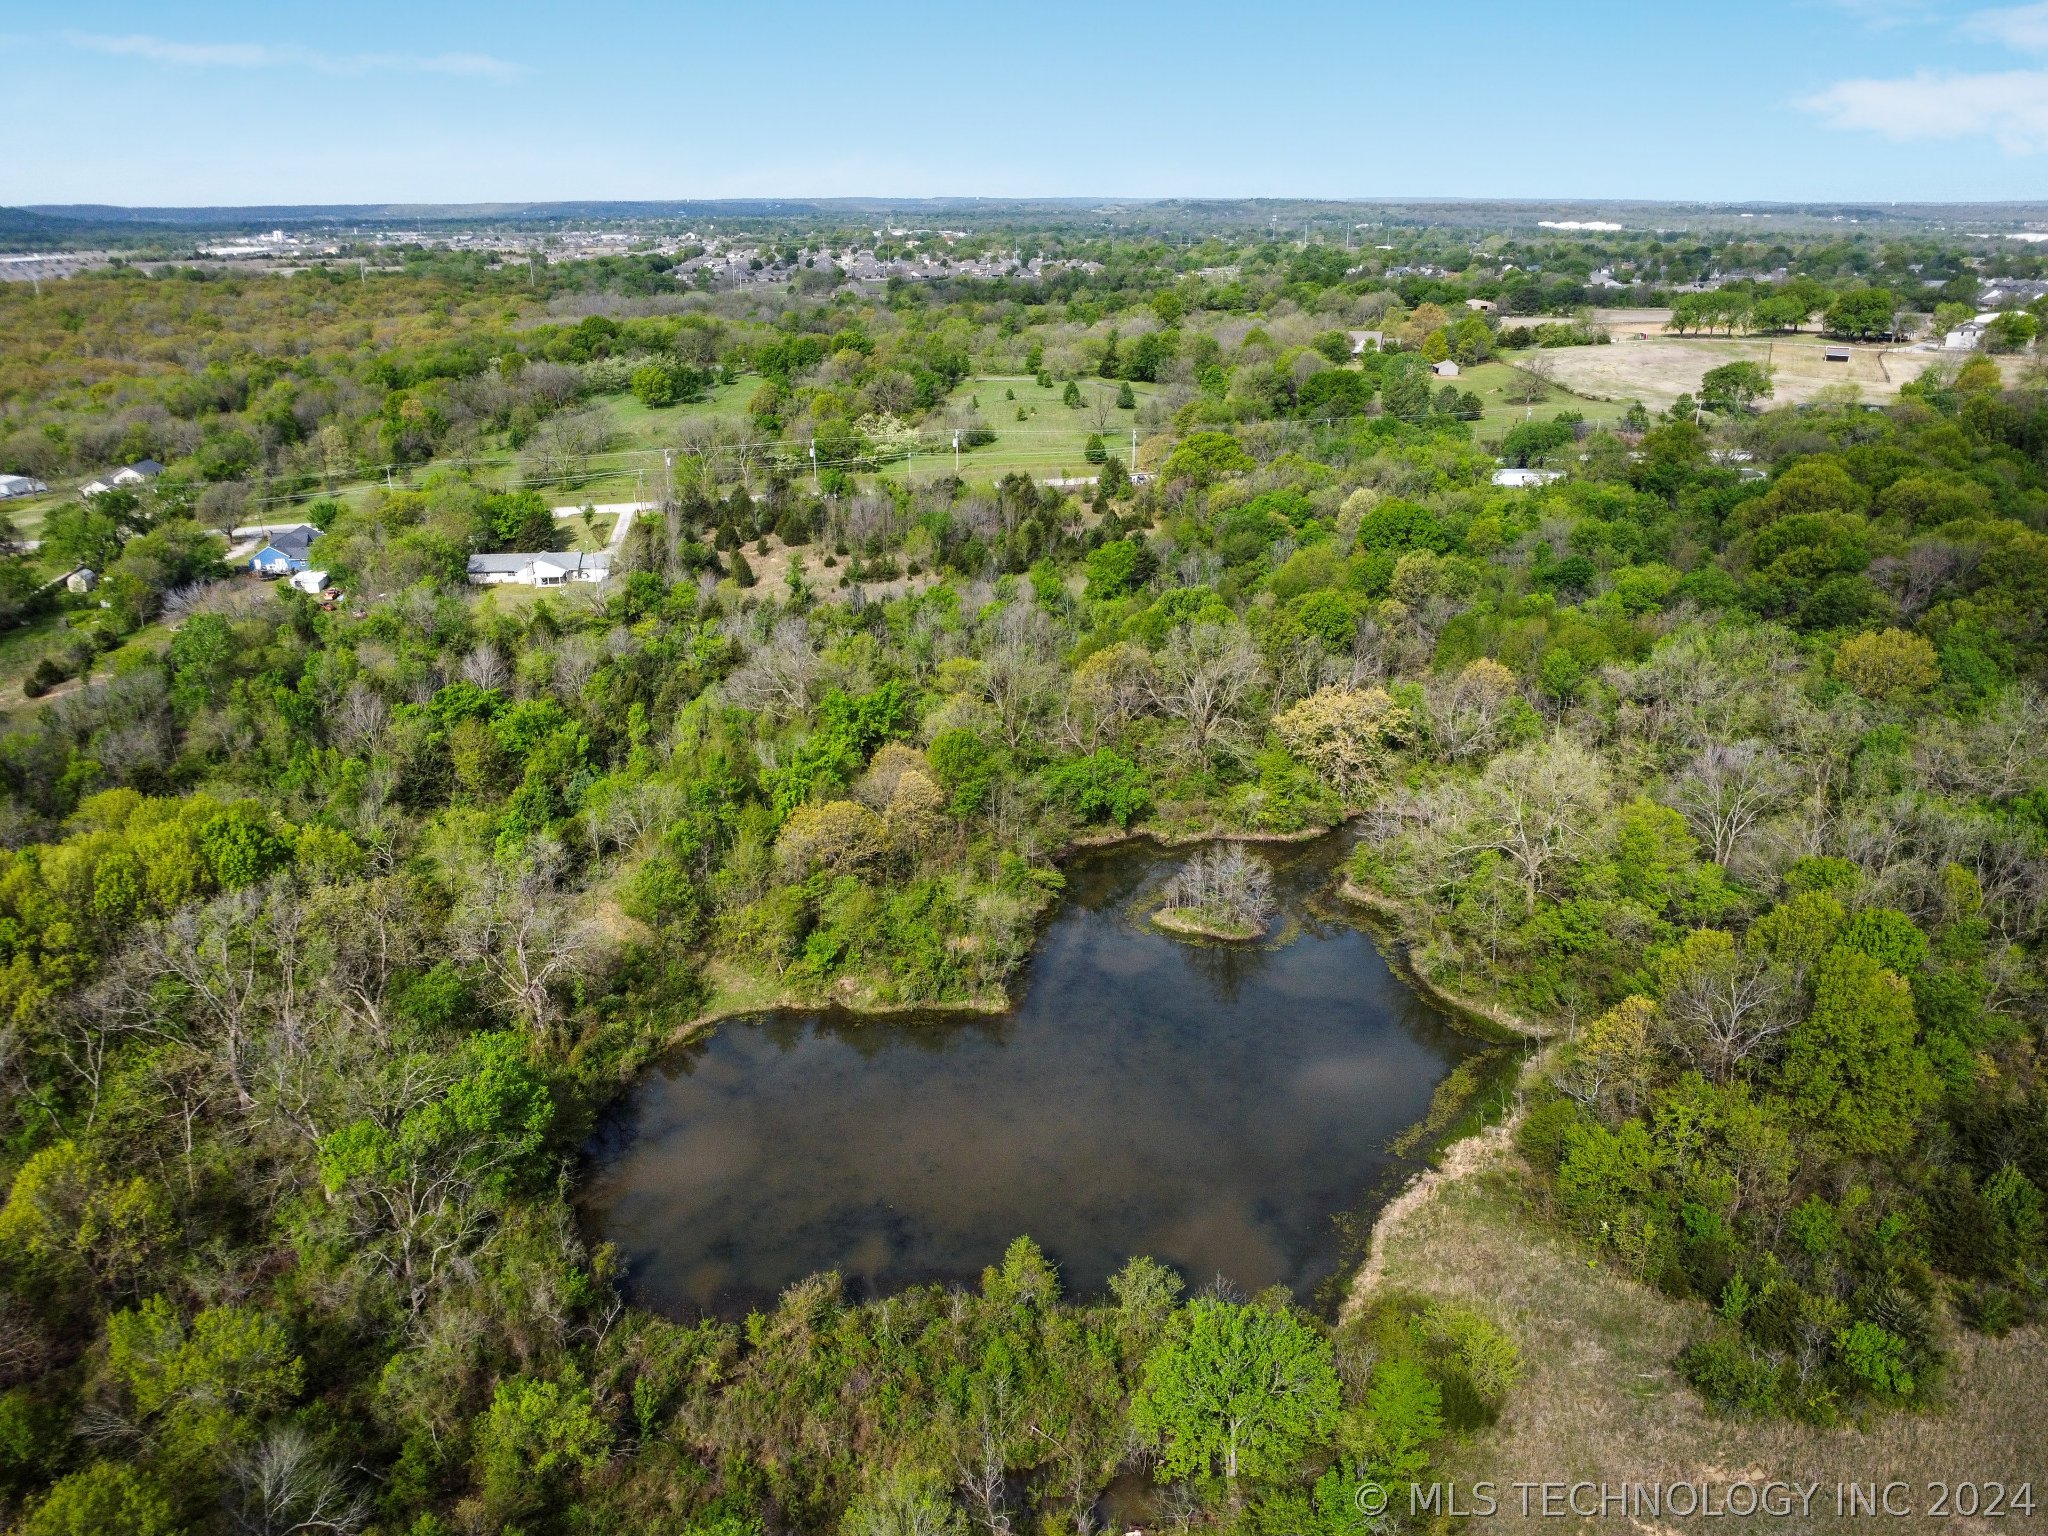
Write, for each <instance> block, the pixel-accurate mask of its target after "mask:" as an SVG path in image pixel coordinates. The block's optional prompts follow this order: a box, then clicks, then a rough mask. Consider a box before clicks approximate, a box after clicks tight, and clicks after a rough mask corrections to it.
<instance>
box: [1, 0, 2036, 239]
mask: <svg viewBox="0 0 2048 1536" xmlns="http://www.w3.org/2000/svg"><path fill="white" fill-rule="evenodd" d="M0 68H4V70H5V78H6V80H7V87H6V90H5V92H4V93H0V98H4V99H0V203H9V204H21V203H71V202H108V203H131V204H218V203H261V202H295V203H323V202H384V201H450V202H454V201H461V202H471V201H490V200H526V199H548V198H584V197H592V198H640V197H648V198H666V197H740V196H772V195H780V196H837V195H859V194H868V195H877V196H921V195H946V194H979V195H984V196H997V197H1000V196H1031V195H1102V196H1327V197H1354V196H1355V197H1398V196H1421V195H1442V196H1468V197H1539V198H1540V197H1559V198H1565V197H1663V198H1704V199H1714V200H1733V199H1750V198H1756V199H1809V198H1811V199H1832V198H1846V199H1899V200H1920V199H2004V198H2036V199H2044V200H2048V0H2043V3H2031V4H2024V5H2017V6H2003V7H1987V6H1982V5H1968V4H1937V3H1921V0H1775V3H1771V0H1725V3H1723V4H1721V5H1718V6H1702V5H1696V4H1695V5H1684V6H1676V5H1666V4H1662V3H1659V0H1627V3H1620V0H1611V3H1610V0H1579V3H1571V0H1552V3H1549V4H1530V3H1528V0H1518V3H1506V0H1466V3H1463V4H1457V5H1452V4H1446V3H1440V0H1439V3H1434V4H1416V3H1413V0H1410V3H1406V4H1386V3H1357V0H1354V3H1351V4H1341V3H1324V0H1291V3H1281V0H1260V3H1237V4H1218V3H1212V0H1182V3H1179V4H1155V3H1117V0H1111V3H1109V4H1100V3H1096V4H1077V3H1070V0H1038V3H1034V4H1023V5H1007V6H994V5H988V4H975V3H972V0H969V3H965V4H960V3H954V4H944V5H942V4H927V3H907V0H864V3H855V4H837V5H821V4H814V3H811V0H780V3H773V0H768V3H764V0H729V3H725V4H720V5H706V4H701V3H698V0H669V3H657V0H586V3H583V4H580V5H575V6H569V5H537V4H530V3H520V0H496V3H491V4H482V3H477V0H409V3H393V0H352V3H350V4H346V5H323V6H318V7H313V6H281V5H277V4H274V3H272V4H253V3H215V4H206V3H186V4H179V5H168V6H167V5H164V4H162V3H160V0H159V3H156V4H150V5H142V4H121V3H96V0H66V3H52V0H8V3H7V4H6V5H5V6H4V7H0Z"/></svg>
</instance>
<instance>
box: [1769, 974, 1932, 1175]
mask: <svg viewBox="0 0 2048 1536" xmlns="http://www.w3.org/2000/svg"><path fill="white" fill-rule="evenodd" d="M1914 1031H1915V1020H1914V1014H1913V993H1912V990H1911V989H1910V988H1909V987H1908V986H1907V985H1906V982H1905V980H1904V978H1902V977H1900V976H1898V975H1896V974H1895V973H1893V972H1891V971H1888V970H1886V969H1885V968H1884V967H1883V966H1882V965H1880V964H1878V962H1877V961H1875V960H1873V959H1872V958H1871V957H1870V956H1869V955H1867V954H1864V953H1862V952H1860V951H1858V950H1854V949H1850V948H1847V947H1846V946H1837V947H1836V948H1834V949H1832V950H1830V951H1829V952H1828V953H1827V955H1826V956H1824V957H1823V958H1822V960H1821V962H1820V966H1819V969H1818V970H1817V971H1816V973H1815V976H1814V988H1813V1012H1812V1014H1811V1015H1810V1016H1809V1017H1808V1018H1807V1019H1806V1021H1805V1022H1804V1023H1802V1024H1799V1025H1797V1026H1795V1027H1794V1028H1793V1030H1792V1031H1791V1033H1790V1034H1789V1035H1788V1036H1787V1037H1786V1042H1785V1055H1784V1059H1783V1060H1782V1061H1780V1063H1779V1064H1778V1082H1779V1084H1780V1086H1781V1087H1782V1089H1783V1091H1784V1093H1785V1097H1786V1101H1787V1103H1788V1104H1789V1105H1790V1107H1791V1109H1792V1111H1793V1112H1794V1113H1795V1114H1796V1115H1798V1116H1799V1117H1800V1118H1801V1119H1802V1120H1804V1121H1805V1122H1806V1123H1807V1125H1808V1126H1809V1127H1810V1128H1811V1129H1812V1130H1813V1131H1814V1133H1815V1134H1816V1135H1818V1136H1820V1137H1822V1138H1824V1139H1825V1140H1826V1141H1827V1143H1828V1144H1829V1145H1831V1146H1833V1147H1835V1148H1837V1149H1838V1150H1840V1151H1842V1152H1846V1153H1848V1154H1850V1155H1852V1156H1870V1157H1886V1156H1891V1155H1894V1154H1896V1153H1898V1152H1900V1151H1901V1150H1903V1149H1904V1148H1905V1147H1906V1146H1907V1145H1908V1144H1909V1143H1910V1142H1911V1140H1912V1137H1913V1131H1914V1128H1915V1126H1916V1124H1917V1123H1918V1121H1919V1119H1920V1116H1921V1115H1922V1114H1923V1113H1925V1112H1926V1109H1927V1107H1928V1105H1929V1104H1931V1103H1932V1102H1933V1100H1934V1096H1935V1092H1936V1089H1937V1084H1936V1082H1935V1078H1934V1073H1933V1070H1932V1069H1931V1068H1930V1067H1929V1065H1928V1062H1927V1056H1926V1053H1925V1052H1924V1051H1922V1050H1921V1048H1920V1047H1919V1046H1918V1045H1917V1044H1916V1043H1915V1042H1914Z"/></svg>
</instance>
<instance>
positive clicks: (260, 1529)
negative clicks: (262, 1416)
mask: <svg viewBox="0 0 2048 1536" xmlns="http://www.w3.org/2000/svg"><path fill="white" fill-rule="evenodd" d="M229 1477H230V1481H231V1482H232V1483H233V1485H234V1494H233V1497H232V1498H231V1499H230V1501H229V1505H228V1515H229V1518H230V1519H231V1520H232V1521H233V1522H234V1526H235V1529H236V1530H238V1531H242V1532H244V1533H246V1536H314V1533H316V1532H327V1533H329V1536H354V1533H355V1532H357V1531H359V1530H361V1529H362V1528H363V1526H364V1524H365V1523H366V1522H367V1521H368V1520H369V1518H370V1506H369V1501H368V1500H367V1499H366V1498H365V1497H364V1496H363V1495H362V1494H361V1493H359V1492H357V1491H356V1490H354V1489H352V1488H351V1487H350V1486H349V1484H348V1480H347V1478H346V1477H344V1476H343V1475H342V1473H340V1472H339V1471H338V1470H336V1469H335V1467H334V1466H333V1465H331V1464H330V1463H329V1462H328V1461H327V1459H326V1458H325V1457H323V1456H322V1455H321V1454H320V1452H319V1450H318V1448H317V1447H315V1445H314V1444H313V1440H312V1437H311V1436H309V1435H308V1434H307V1433H306V1432H305V1431H304V1430H302V1429H300V1428H299V1427H298V1426H297V1425H294V1424H284V1425H279V1426H277V1427H275V1428H273V1429H271V1430H269V1431H268V1432H267V1433H265V1435H264V1436H263V1438H262V1439H261V1440H260V1441H258V1442H257V1443H256V1444H255V1445H254V1446H252V1447H250V1448H249V1449H248V1450H246V1451H244V1452H242V1453H241V1454H239V1455H238V1456H236V1458H235V1459H234V1461H233V1462H232V1463H231V1464H230V1466H229Z"/></svg>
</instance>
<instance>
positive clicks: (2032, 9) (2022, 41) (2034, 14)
mask: <svg viewBox="0 0 2048 1536" xmlns="http://www.w3.org/2000/svg"><path fill="white" fill-rule="evenodd" d="M1963 35H1964V36H1965V37H1972V38H1975V39H1977V41H1979V42H1986V43H2004V44H2005V45H2006V46H2007V47H2008V48H2018V49H2020V50H2021V51H2022V52H2025V53H2048V4H2039V5H2011V6H2006V7H2003V8H2002V9H1999V10H1995V11H1977V12H1974V13H1972V14H1971V15H1969V16H1967V17H1965V18H1964V20H1963Z"/></svg>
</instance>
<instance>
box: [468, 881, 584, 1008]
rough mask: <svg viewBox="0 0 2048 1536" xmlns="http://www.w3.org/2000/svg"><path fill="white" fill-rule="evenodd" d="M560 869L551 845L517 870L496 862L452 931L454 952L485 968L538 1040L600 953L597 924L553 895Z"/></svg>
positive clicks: (561, 895)
mask: <svg viewBox="0 0 2048 1536" xmlns="http://www.w3.org/2000/svg"><path fill="white" fill-rule="evenodd" d="M562 864H563V859H562V854H561V850H560V848H559V847H557V846H555V845H553V844H548V843H542V844H540V845H539V846H537V847H535V848H534V849H533V850H532V851H531V852H530V853H529V855H528V856H527V858H526V860H525V861H524V862H523V863H522V864H521V865H520V867H519V868H517V869H516V870H511V871H508V870H506V869H505V868H504V867H503V865H502V864H501V863H499V862H498V861H496V860H493V861H492V862H491V863H489V864H488V865H486V866H485V868H484V869H483V870H482V871H481V872H480V873H479V874H478V875H477V877H476V881H475V885H474V886H473V888H472V890H471V891H470V893H469V895H468V898H467V899H466V900H465V901H463V902H462V903H461V904H460V906H459V908H458V915H457V918H456V922H455V925H454V929H453V937H454V939H455V943H456V952H457V953H458V954H459V955H460V956H461V957H462V958H463V959H464V960H466V961H468V962H469V963H471V964H473V965H477V966H480V967H482V969H483V970H484V972H485V973H486V974H487V975H488V976H490V977H491V979H492V980H493V981H495V982H496V983H497V985H498V988H499V990H500V991H501V993H502V994H503V995H504V998H505V1001H506V1002H507V1003H508V1004H510V1005H511V1007H512V1008H513V1009H514V1010H515V1011H516V1012H517V1013H518V1014H519V1016H520V1017H521V1018H522V1019H524V1020H525V1021H526V1024H527V1026H528V1027H529V1028H530V1029H532V1030H533V1031H534V1032H535V1033H536V1034H539V1035H546V1034H548V1033H549V1032H550V1031H552V1030H553V1029H554V1027H555V1025H556V1024H557V1022H558V1021H559V1020H560V1018H561V1016H562V1000H561V998H560V996H559V989H560V988H562V987H564V986H566V985H567V984H568V983H569V982H570V981H571V980H573V979H574V978H575V977H577V976H579V975H582V974H583V973H584V972H585V971H586V969H587V968H588V967H589V966H590V964H591V963H592V962H593V960H594V959H595V958H596V956H597V952H598V943H599V933H598V929H597V927H596V924H595V923H594V921H593V920H592V919H591V918H590V916H589V915H588V914H586V913H584V912H582V911H581V910H579V908H578V906H577V904H576V903H575V901H574V900H573V898H572V897H571V896H569V895H568V894H566V893H564V892H562V891H561V890H560V889H559V888H558V887H559V884H560V877H561V874H562Z"/></svg>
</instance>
